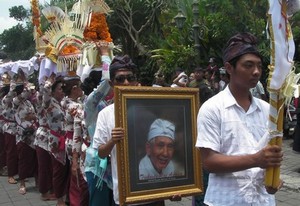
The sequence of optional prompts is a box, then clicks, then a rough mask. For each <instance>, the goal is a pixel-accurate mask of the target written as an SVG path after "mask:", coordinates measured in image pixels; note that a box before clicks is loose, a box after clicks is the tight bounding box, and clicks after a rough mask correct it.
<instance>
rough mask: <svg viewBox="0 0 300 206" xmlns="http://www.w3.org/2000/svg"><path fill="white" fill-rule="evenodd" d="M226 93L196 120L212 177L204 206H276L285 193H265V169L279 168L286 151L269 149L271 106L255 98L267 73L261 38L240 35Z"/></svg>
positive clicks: (228, 52)
mask: <svg viewBox="0 0 300 206" xmlns="http://www.w3.org/2000/svg"><path fill="white" fill-rule="evenodd" d="M223 61H224V66H225V68H226V71H227V73H228V74H229V75H230V82H229V84H228V87H226V88H225V90H223V91H221V92H220V93H218V94H217V95H215V96H214V97H212V98H210V99H209V100H207V101H206V102H205V103H204V104H203V105H202V107H201V108H200V110H199V113H198V117H197V125H198V126H197V127H198V137H197V142H196V147H199V148H200V151H201V154H202V160H203V167H204V168H205V169H206V170H207V171H208V172H210V176H209V181H208V188H207V191H206V194H205V200H204V203H205V204H207V205H213V206H237V205H242V206H250V205H251V206H254V205H257V206H258V205H259V206H262V205H263V206H273V205H275V198H274V195H272V194H274V193H275V192H277V190H278V189H279V188H280V186H281V185H278V187H277V188H270V187H265V185H264V169H265V168H266V167H272V166H280V164H281V161H282V156H283V154H282V151H281V148H280V147H278V146H276V145H273V146H266V145H267V143H268V138H267V137H268V127H267V122H268V110H269V104H268V103H267V102H265V101H262V100H260V99H257V98H253V97H252V95H251V93H250V91H249V89H250V88H252V87H255V86H256V84H257V82H258V81H259V78H260V76H261V73H262V60H261V56H260V54H259V52H258V50H257V49H256V38H255V37H254V36H253V35H251V34H249V33H239V34H237V35H235V36H233V37H232V38H231V39H230V40H229V41H228V42H227V44H226V47H225V50H224V53H223Z"/></svg>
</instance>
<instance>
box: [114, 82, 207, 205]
mask: <svg viewBox="0 0 300 206" xmlns="http://www.w3.org/2000/svg"><path fill="white" fill-rule="evenodd" d="M198 93H199V91H198V89H192V88H170V87H116V88H115V116H116V127H123V128H124V129H125V139H124V140H123V141H121V142H120V143H118V144H117V164H118V181H119V194H120V197H119V198H120V199H119V200H120V205H127V204H133V203H144V202H151V201H156V200H163V199H169V198H171V197H173V196H174V195H181V196H182V197H183V196H192V195H197V194H200V193H202V192H203V185H202V169H201V160H200V152H199V151H198V150H197V149H196V147H195V143H196V137H197V125H196V118H197V112H198V109H199V94H198ZM156 119H160V120H161V121H165V122H171V123H170V124H172V125H173V126H174V127H173V128H171V130H172V129H174V131H173V134H174V135H173V136H172V138H173V140H174V143H172V144H170V145H169V146H167V147H168V148H171V151H172V152H171V153H170V154H172V155H169V156H168V155H166V157H162V156H160V157H158V159H159V160H158V161H160V165H164V164H165V163H166V162H168V161H169V162H168V163H166V164H168V166H167V167H166V168H168V170H169V171H172V172H169V173H165V174H163V172H162V171H161V172H158V173H156V172H155V174H158V175H155V174H154V173H153V175H149V174H148V175H147V177H146V178H145V175H144V176H143V175H141V173H142V172H141V171H142V170H141V165H142V164H141V161H142V159H143V158H147V159H148V160H149V161H148V162H147V163H149V167H152V170H154V169H156V168H157V167H156V166H155V163H154V161H152V159H151V158H150V155H149V152H148V151H149V144H147V143H149V141H148V139H147V137H149V133H150V132H149V129H150V127H151V128H152V127H153V126H152V123H153V124H154V121H155V120H156ZM164 124H165V123H164ZM159 127H160V125H159V124H158V125H156V127H155V128H156V129H157V128H159ZM147 145H148V146H147ZM161 147H162V146H161ZM167 147H166V148H167ZM147 148H148V149H147ZM166 150H167V149H166ZM168 154H169V153H168ZM148 156H149V158H148ZM167 156H168V157H167ZM168 158H169V159H168ZM150 160H151V161H150ZM170 162H172V167H171V166H170V165H171V163H170ZM151 164H153V165H152V166H151ZM144 165H145V164H144ZM146 167H148V166H146ZM166 168H165V170H167V169H166ZM170 168H171V169H170ZM155 171H156V170H155Z"/></svg>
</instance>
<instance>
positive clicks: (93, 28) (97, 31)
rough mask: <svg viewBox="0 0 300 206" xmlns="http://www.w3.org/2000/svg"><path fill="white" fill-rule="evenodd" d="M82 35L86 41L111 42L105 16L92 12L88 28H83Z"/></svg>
mask: <svg viewBox="0 0 300 206" xmlns="http://www.w3.org/2000/svg"><path fill="white" fill-rule="evenodd" d="M83 35H84V38H85V40H86V41H100V40H103V41H106V42H112V38H111V36H110V33H109V29H108V25H107V22H106V16H105V14H103V13H100V12H94V13H93V14H92V17H91V23H90V26H88V27H86V28H85V30H84V33H83Z"/></svg>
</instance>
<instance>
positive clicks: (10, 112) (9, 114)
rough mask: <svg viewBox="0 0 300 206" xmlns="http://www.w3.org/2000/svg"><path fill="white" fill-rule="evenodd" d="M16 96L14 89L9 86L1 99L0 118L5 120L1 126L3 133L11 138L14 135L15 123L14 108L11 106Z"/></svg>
mask: <svg viewBox="0 0 300 206" xmlns="http://www.w3.org/2000/svg"><path fill="white" fill-rule="evenodd" d="M16 96H17V93H16V92H15V91H14V88H13V87H12V86H11V87H10V91H9V92H8V94H7V95H6V96H5V97H4V98H3V99H2V106H3V111H2V116H3V118H4V119H5V120H4V122H5V123H4V125H3V132H7V133H8V134H11V135H13V136H15V135H16V131H17V123H16V121H15V108H14V105H13V98H14V97H16Z"/></svg>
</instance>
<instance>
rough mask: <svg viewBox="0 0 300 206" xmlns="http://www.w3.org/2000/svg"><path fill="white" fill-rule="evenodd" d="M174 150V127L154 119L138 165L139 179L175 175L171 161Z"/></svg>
mask: <svg viewBox="0 0 300 206" xmlns="http://www.w3.org/2000/svg"><path fill="white" fill-rule="evenodd" d="M174 148H175V125H174V124H173V123H172V122H170V121H168V120H164V119H156V120H155V121H154V122H153V123H152V124H151V126H150V129H149V132H148V138H147V142H146V155H145V156H144V157H143V158H142V159H141V161H140V163H139V179H140V180H148V179H156V178H163V177H172V176H175V175H176V174H177V173H176V172H175V171H176V164H175V163H174V162H173V161H172V158H173V154H174V150H175V149H174Z"/></svg>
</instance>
